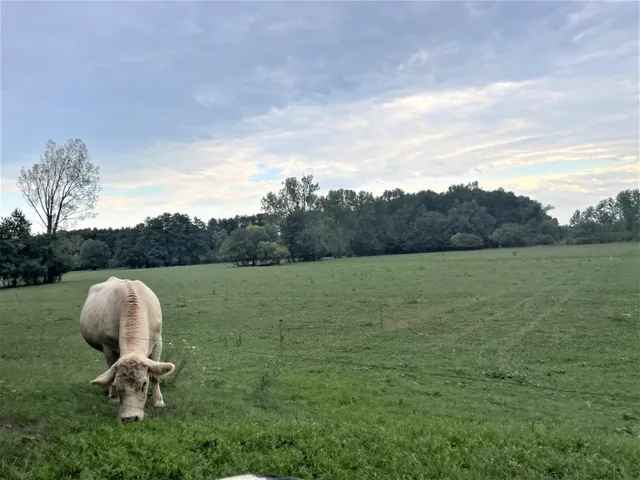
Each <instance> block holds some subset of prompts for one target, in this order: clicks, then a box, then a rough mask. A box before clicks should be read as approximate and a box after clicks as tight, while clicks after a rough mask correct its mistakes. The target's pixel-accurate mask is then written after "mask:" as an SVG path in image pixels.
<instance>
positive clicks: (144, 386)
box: [142, 382, 147, 390]
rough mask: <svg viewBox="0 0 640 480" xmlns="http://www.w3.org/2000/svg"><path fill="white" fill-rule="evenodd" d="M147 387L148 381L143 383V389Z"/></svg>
mask: <svg viewBox="0 0 640 480" xmlns="http://www.w3.org/2000/svg"><path fill="white" fill-rule="evenodd" d="M145 388H147V382H144V383H143V384H142V390H144V389H145Z"/></svg>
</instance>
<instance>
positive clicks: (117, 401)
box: [109, 397, 120, 405]
mask: <svg viewBox="0 0 640 480" xmlns="http://www.w3.org/2000/svg"><path fill="white" fill-rule="evenodd" d="M109 403H113V404H114V405H115V404H116V403H120V399H119V398H118V397H109Z"/></svg>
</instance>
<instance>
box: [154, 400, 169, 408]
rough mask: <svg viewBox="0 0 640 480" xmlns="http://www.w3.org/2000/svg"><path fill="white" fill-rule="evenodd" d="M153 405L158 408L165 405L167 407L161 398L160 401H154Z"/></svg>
mask: <svg viewBox="0 0 640 480" xmlns="http://www.w3.org/2000/svg"><path fill="white" fill-rule="evenodd" d="M153 406H154V407H156V408H163V407H166V404H165V403H164V402H163V401H162V400H161V401H159V402H154V403H153Z"/></svg>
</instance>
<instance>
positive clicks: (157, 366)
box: [149, 360, 176, 378]
mask: <svg viewBox="0 0 640 480" xmlns="http://www.w3.org/2000/svg"><path fill="white" fill-rule="evenodd" d="M175 368H176V366H175V365H174V364H173V363H169V362H154V361H153V360H151V361H149V373H150V374H151V375H153V376H154V377H156V378H160V377H164V376H165V375H169V374H170V373H171V372H173V370H174V369H175Z"/></svg>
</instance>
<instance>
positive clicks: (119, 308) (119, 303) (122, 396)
mask: <svg viewBox="0 0 640 480" xmlns="http://www.w3.org/2000/svg"><path fill="white" fill-rule="evenodd" d="M80 332H81V333H82V337H83V338H84V339H85V341H86V342H87V343H88V344H89V345H90V346H91V347H93V348H95V349H96V350H99V351H101V352H102V353H104V357H105V359H106V360H107V366H108V367H109V368H108V370H107V371H106V372H104V373H103V374H102V375H99V376H98V377H96V378H95V379H93V380H92V381H91V383H92V384H95V385H101V386H104V387H107V388H109V397H110V398H111V399H112V400H115V401H118V400H119V401H120V420H121V421H123V422H134V421H138V420H142V418H143V417H144V406H145V404H146V401H147V389H148V386H149V380H151V384H152V385H153V406H154V407H164V400H163V398H162V393H161V392H160V385H159V383H158V381H159V378H160V377H163V376H165V375H168V374H170V373H171V372H173V370H174V368H175V365H174V364H172V363H168V362H160V354H161V353H162V309H161V308H160V302H159V301H158V297H156V295H155V293H153V291H152V290H151V289H150V288H149V287H147V286H146V285H145V284H144V283H142V282H141V281H139V280H121V279H119V278H117V277H110V278H109V279H108V280H107V281H106V282H102V283H97V284H95V285H92V286H91V287H90V288H89V292H88V293H87V298H86V300H85V302H84V305H83V307H82V312H81V313H80Z"/></svg>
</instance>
